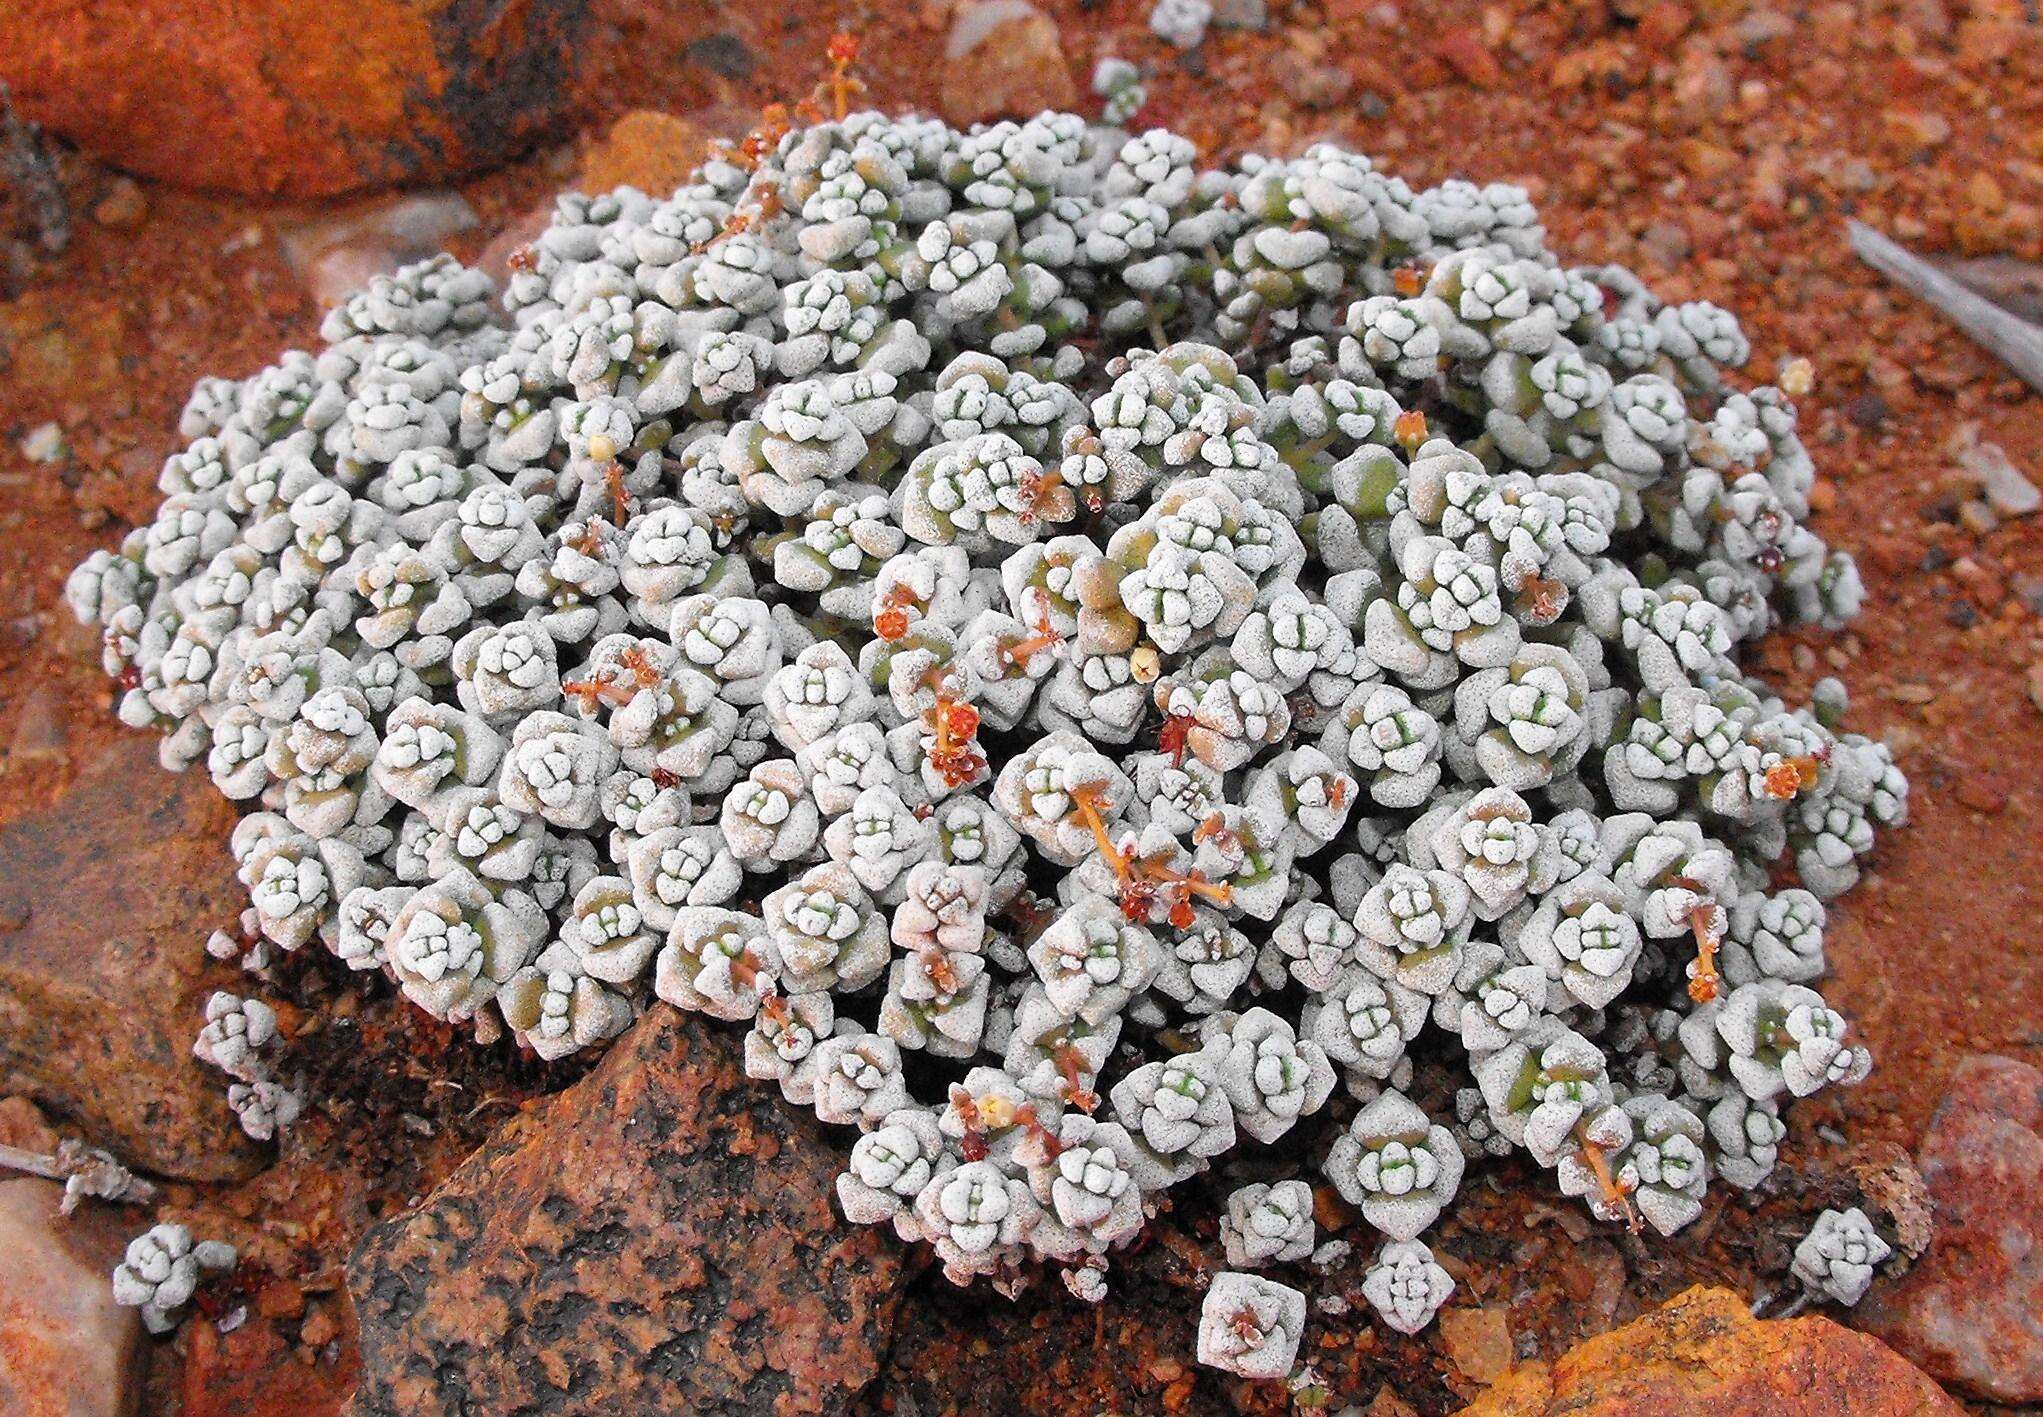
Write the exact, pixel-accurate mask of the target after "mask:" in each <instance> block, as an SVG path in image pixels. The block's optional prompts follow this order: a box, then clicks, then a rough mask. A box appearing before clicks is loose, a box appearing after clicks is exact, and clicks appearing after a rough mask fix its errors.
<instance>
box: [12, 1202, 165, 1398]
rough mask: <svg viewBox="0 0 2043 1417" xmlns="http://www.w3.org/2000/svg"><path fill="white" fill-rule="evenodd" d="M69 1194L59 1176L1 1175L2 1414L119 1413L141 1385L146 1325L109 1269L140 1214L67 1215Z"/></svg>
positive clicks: (93, 1211) (95, 1210)
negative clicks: (64, 1204)
mask: <svg viewBox="0 0 2043 1417" xmlns="http://www.w3.org/2000/svg"><path fill="white" fill-rule="evenodd" d="M63 1198H64V1188H63V1187H62V1186H59V1185H57V1184H56V1183H55V1182H54V1181H37V1180H30V1179H26V1178H18V1179H15V1180H11V1181H0V1412H7V1413H11V1414H14V1413H18V1414H22V1415H23V1417H31V1415H32V1417H118V1415H119V1414H121V1413H125V1412H131V1411H133V1410H134V1406H135V1398H136V1396H137V1394H138V1393H139V1392H140V1390H141V1371H140V1370H141V1363H140V1356H141V1355H140V1344H141V1335H142V1325H141V1322H140V1319H139V1311H138V1310H135V1309H124V1308H122V1307H121V1306H120V1305H119V1304H116V1303H115V1302H114V1298H113V1288H112V1286H111V1284H110V1282H109V1280H108V1278H107V1276H108V1275H109V1274H111V1273H112V1272H113V1267H114V1266H115V1265H116V1264H118V1263H119V1262H120V1258H121V1251H122V1249H123V1248H124V1242H123V1240H122V1225H123V1221H124V1220H126V1219H130V1218H132V1217H133V1215H134V1214H135V1212H125V1213H124V1212H122V1211H119V1210H107V1209H102V1208H99V1207H96V1206H91V1205H88V1206H87V1207H86V1208H85V1209H83V1210H80V1211H78V1212H77V1213H76V1214H73V1215H69V1216H64V1215H59V1214H58V1213H57V1204H58V1202H59V1201H61V1200H62V1199H63ZM136 1228H137V1229H138V1230H139V1229H140V1228H141V1226H140V1225H137V1226H136Z"/></svg>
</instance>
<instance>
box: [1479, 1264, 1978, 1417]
mask: <svg viewBox="0 0 2043 1417" xmlns="http://www.w3.org/2000/svg"><path fill="white" fill-rule="evenodd" d="M1963 1410H1964V1409H1962V1408H1961V1407H1959V1406H1958V1404H1957V1403H1955V1402H1953V1401H1952V1400H1951V1399H1950V1398H1949V1397H1947V1396H1945V1394H1944V1392H1943V1390H1942V1389H1941V1388H1939V1387H1938V1386H1937V1385H1936V1384H1935V1383H1933V1382H1931V1381H1930V1380H1929V1378H1927V1377H1926V1376H1924V1375H1923V1374H1922V1373H1921V1372H1920V1371H1918V1370H1917V1369H1915V1368H1913V1367H1910V1366H1909V1364H1908V1363H1907V1362H1906V1361H1904V1360H1903V1359H1902V1358H1901V1357H1899V1356H1898V1355H1897V1354H1895V1353H1894V1351H1893V1350H1892V1349H1890V1348H1887V1347H1886V1346H1885V1345H1883V1344H1881V1343H1880V1342H1879V1340H1877V1339H1873V1338H1868V1337H1866V1336H1865V1335H1864V1334H1862V1333H1853V1332H1852V1331H1851V1330H1850V1329H1848V1328H1845V1327H1843V1326H1841V1325H1839V1324H1836V1323H1833V1322H1831V1321H1830V1320H1829V1319H1826V1318H1819V1317H1815V1316H1810V1317H1806V1318H1799V1319H1775V1320H1767V1321H1762V1320H1759V1319H1755V1318H1753V1317H1752V1314H1751V1311H1750V1310H1749V1309H1747V1308H1746V1305H1745V1301H1744V1300H1743V1299H1741V1298H1740V1297H1738V1296H1737V1295H1736V1294H1733V1293H1732V1292H1731V1291H1730V1290H1728V1289H1710V1288H1701V1287H1698V1288H1695V1289H1691V1290H1689V1291H1688V1292H1687V1293H1685V1294H1681V1295H1678V1296H1677V1297H1675V1298H1674V1299H1671V1300H1669V1301H1668V1302H1667V1303H1666V1304H1663V1305H1662V1306H1661V1307H1659V1308H1658V1309H1655V1310H1654V1311H1653V1312H1652V1313H1650V1314H1647V1315H1645V1316H1644V1317H1643V1318H1639V1319H1635V1320H1633V1321H1632V1322H1631V1323H1628V1324H1626V1325H1625V1326H1624V1327H1623V1328H1619V1329H1614V1330H1612V1331H1611V1332H1609V1333H1606V1334H1601V1335H1599V1336H1597V1337H1595V1338H1591V1339H1588V1340H1587V1341H1585V1342H1583V1343H1580V1344H1578V1345H1576V1347H1575V1348H1574V1349H1573V1350H1571V1351H1570V1352H1568V1353H1567V1354H1565V1355H1563V1356H1562V1357H1561V1358H1559V1359H1557V1360H1555V1361H1554V1362H1553V1363H1551V1364H1547V1363H1542V1362H1532V1363H1527V1364H1523V1365H1521V1366H1520V1367H1517V1368H1514V1369H1512V1370H1511V1371H1510V1372H1509V1373H1507V1374H1505V1375H1504V1377H1503V1379H1502V1380H1501V1381H1500V1382H1498V1383H1497V1385H1496V1386H1495V1387H1493V1388H1491V1389H1490V1390H1489V1391H1487V1392H1485V1393H1484V1394H1483V1395H1482V1396H1481V1397H1479V1398H1477V1399H1476V1401H1475V1402H1474V1403H1473V1404H1472V1405H1471V1406H1470V1407H1469V1408H1468V1409H1467V1410H1466V1412H1465V1413H1464V1414H1463V1417H1557V1414H1560V1413H1563V1412H1572V1413H1592V1412H1593V1413H1596V1414H1598V1417H1839V1414H1843V1413H1850V1414H1851V1417H1943V1414H1950V1417H1959V1414H1961V1413H1962V1412H1963Z"/></svg>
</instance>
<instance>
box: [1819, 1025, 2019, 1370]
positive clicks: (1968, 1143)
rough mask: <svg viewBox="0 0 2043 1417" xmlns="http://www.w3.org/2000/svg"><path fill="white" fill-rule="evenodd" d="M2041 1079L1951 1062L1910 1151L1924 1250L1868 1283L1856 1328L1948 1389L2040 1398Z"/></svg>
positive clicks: (1979, 1060)
mask: <svg viewBox="0 0 2043 1417" xmlns="http://www.w3.org/2000/svg"><path fill="white" fill-rule="evenodd" d="M2039 1123H2043V1071H2038V1070H2037V1069H2036V1068H2033V1067H2031V1066H2029V1065H2028V1064H2027V1063H2021V1062H2017V1061H2015V1060H2014V1059H2012V1058H1997V1057H1983V1056H1977V1055H1975V1056H1973V1057H1970V1058H1966V1059H1965V1060H1964V1061H1963V1062H1961V1063H1959V1064H1958V1068H1957V1071H1956V1072H1955V1073H1954V1074H1953V1075H1952V1078H1951V1085H1950V1088H1949V1090H1948V1091H1946V1092H1945V1094H1944V1099H1943V1101H1942V1102H1940V1103H1938V1104H1937V1110H1936V1114H1935V1115H1934V1116H1932V1117H1931V1118H1930V1124H1929V1130H1928V1131H1927V1132H1926V1133H1924V1135H1923V1139H1922V1146H1921V1147H1920V1148H1919V1149H1918V1150H1917V1152H1916V1166H1917V1169H1919V1170H1920V1171H1921V1172H1922V1178H1923V1181H1924V1182H1925V1184H1927V1186H1928V1187H1929V1194H1930V1200H1931V1202H1932V1203H1933V1204H1934V1206H1935V1208H1936V1221H1937V1228H1936V1237H1935V1238H1934V1239H1933V1240H1932V1241H1931V1242H1930V1247H1929V1252H1928V1253H1927V1254H1925V1255H1924V1256H1923V1257H1922V1258H1921V1259H1920V1260H1918V1261H1917V1262H1916V1264H1915V1267H1914V1268H1913V1269H1911V1270H1910V1271H1909V1272H1908V1273H1907V1274H1906V1275H1905V1276H1904V1277H1903V1278H1902V1279H1901V1280H1900V1281H1899V1282H1898V1283H1895V1284H1875V1285H1874V1286H1873V1291H1872V1293H1871V1294H1869V1295H1868V1296H1867V1297H1866V1301H1865V1303H1864V1304H1862V1305H1861V1306H1860V1307H1859V1310H1858V1313H1857V1315H1856V1317H1857V1319H1858V1321H1859V1322H1860V1323H1861V1324H1862V1325H1863V1326H1864V1327H1865V1328H1866V1329H1867V1331H1868V1332H1871V1333H1876V1334H1878V1335H1879V1336H1880V1337H1882V1338H1884V1339H1885V1340H1886V1341H1887V1342H1889V1343H1891V1344H1893V1345H1894V1347H1895V1348H1897V1349H1898V1350H1900V1351H1901V1352H1902V1353H1904V1354H1906V1355H1907V1356H1908V1357H1909V1358H1910V1359H1912V1360H1914V1361H1915V1362H1916V1363H1918V1364H1920V1365H1921V1366H1922V1367H1923V1368H1924V1369H1925V1370H1926V1371H1928V1372H1929V1373H1931V1374H1933V1375H1934V1376H1936V1377H1937V1378H1940V1379H1941V1380H1943V1381H1944V1382H1946V1383H1949V1384H1950V1385H1951V1386H1953V1387H1955V1388H1958V1389H1960V1390H1961V1391H1963V1392H1966V1393H1968V1394H1970V1395H1972V1396H1974V1397H1978V1398H1983V1399H1985V1400H1987V1401H1989V1402H2008V1403H2016V1402H2035V1401H2037V1400H2038V1399H2043V1211H2039V1210H2038V1208H2037V1196H2038V1194H2039V1193H2043V1137H2039V1136H2038V1135H2037V1127H2038V1124H2039Z"/></svg>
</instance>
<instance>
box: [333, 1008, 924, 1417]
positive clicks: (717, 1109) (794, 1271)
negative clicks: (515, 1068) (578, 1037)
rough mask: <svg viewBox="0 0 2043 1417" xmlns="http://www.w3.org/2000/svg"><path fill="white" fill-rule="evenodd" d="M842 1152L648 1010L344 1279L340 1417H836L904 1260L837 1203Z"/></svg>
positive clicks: (372, 1241) (700, 1035)
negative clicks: (351, 1358) (348, 1363)
mask: <svg viewBox="0 0 2043 1417" xmlns="http://www.w3.org/2000/svg"><path fill="white" fill-rule="evenodd" d="M843 1150H844V1145H843V1139H842V1138H841V1137H840V1136H836V1135H832V1134H830V1133H829V1132H828V1131H826V1129H825V1128H824V1127H823V1126H822V1125H821V1124H820V1123H818V1122H816V1121H815V1120H814V1119H813V1118H811V1117H809V1116H807V1115H806V1114H801V1113H797V1112H795V1111H794V1110H793V1109H791V1108H789V1107H787V1106H786V1105H785V1104H783V1103H782V1102H781V1101H780V1100H779V1099H778V1098H776V1097H773V1096H772V1095H771V1094H770V1093H769V1092H768V1091H767V1090H766V1089H763V1088H760V1087H759V1086H758V1085H757V1084H756V1083H754V1082H752V1081H750V1080H749V1079H747V1078H746V1077H745V1076H744V1073H743V1071H742V1069H741V1067H740V1066H739V1053H738V1048H737V1044H736V1040H735V1039H734V1038H733V1037H731V1036H730V1035H729V1034H728V1033H727V1032H725V1031H722V1030H720V1029H718V1028H717V1027H716V1025H714V1024H710V1023H705V1022H704V1021H703V1020H702V1019H700V1018H699V1017H697V1016H695V1015H684V1014H680V1013H677V1012H675V1011H674V1010H672V1009H670V1008H668V1007H667V1006H665V1005H657V1006H655V1008H654V1009H653V1011H652V1012H651V1013H650V1014H648V1015H647V1016H646V1017H645V1018H644V1019H643V1020H641V1021H640V1023H639V1024H638V1025H637V1026H636V1027H635V1028H634V1029H633V1030H632V1031H631V1033H630V1034H628V1035H627V1036H626V1037H625V1038H624V1039H622V1040H621V1041H620V1042H619V1043H618V1044H617V1046H616V1047H615V1048H613V1049H612V1051H611V1053H610V1055H609V1056H608V1057H607V1058H605V1059H604V1060H603V1062H602V1064H601V1065H600V1066H599V1067H598V1068H597V1069H596V1070H595V1071H594V1072H592V1073H591V1074H589V1076H588V1077H586V1078H584V1079H583V1080H582V1081H581V1082H579V1083H577V1084H576V1085H575V1086H574V1087H572V1088H570V1089H568V1090H567V1091H566V1092H563V1093H560V1094H558V1095H557V1096H555V1097H553V1098H552V1099H550V1100H548V1101H547V1102H545V1103H543V1104H540V1105H539V1106H537V1107H535V1108H534V1109H533V1110H531V1111H530V1112H528V1113H526V1114H525V1115H523V1116H520V1117H518V1118H516V1119H514V1120H513V1121H511V1122H509V1123H507V1124H506V1125H505V1126H504V1127H503V1128H502V1129H501V1130H500V1131H499V1132H498V1133H497V1134H496V1135H495V1136H494V1137H493V1138H491V1140H490V1141H489V1143H488V1144H487V1145H485V1146H484V1147H483V1148H482V1149H481V1150H479V1151H478V1152H477V1153H476V1154H475V1155H474V1156H473V1157H471V1158H470V1159H469V1160H468V1161H467V1162H466V1163H465V1164H464V1165H463V1166H462V1167H461V1168H460V1169H459V1170H458V1171H456V1172H455V1173H454V1174H453V1175H452V1176H450V1177H448V1179H447V1180H446V1181H445V1182H444V1183H443V1184H442V1185H441V1186H440V1187H439V1188H438V1189H437V1190H435V1191H434V1192H433V1193H432V1194H431V1195H430V1196H428V1197H427V1198H426V1199H425V1201H424V1202H423V1203H421V1204H420V1205H419V1207H418V1208H417V1209H416V1210H414V1211H412V1212H411V1213H409V1214H407V1215H404V1216H401V1217H398V1218H396V1219H393V1220H390V1221H388V1222H386V1223H384V1224H382V1225H380V1226H378V1227H376V1228H375V1229H373V1230H371V1231H370V1232H369V1233H368V1235H367V1236H366V1237H365V1238H364V1239H363V1241H362V1243H361V1245H360V1246H359V1248H358V1249H357V1250H356V1252H355V1255H354V1257H353V1259H352V1260H351V1261H350V1262H349V1266H348V1285H349V1290H350V1292H351V1293H352V1295H353V1297H354V1302H355V1309H356V1313H357V1316H358V1321H359V1324H360V1329H361V1353H362V1366H363V1378H362V1385H361V1387H360V1389H359V1390H358V1391H357V1392H356V1395H355V1399H354V1402H353V1405H352V1406H351V1408H350V1411H351V1412H352V1413H354V1414H356V1417H371V1414H384V1413H398V1412H403V1413H407V1414H409V1413H422V1412H449V1411H482V1412H510V1411H519V1412H539V1411H544V1412H548V1413H582V1412H587V1413H604V1414H608V1415H609V1417H615V1414H621V1413H636V1412H655V1411H659V1412H703V1413H708V1412H747V1413H750V1412H775V1413H796V1412H819V1411H833V1412H835V1411H842V1410H844V1409H845V1407H846V1406H847V1404H848V1403H849V1402H850V1400H851V1399H852V1398H853V1397H854V1396H855V1395H856V1394H857V1393H858V1391H859V1390H860V1389H861V1388H863V1387H864V1386H865V1385H866V1384H867V1383H868V1382H869V1381H871V1379H872V1378H873V1377H874V1376H875V1375H876V1374H877V1372H878V1371H879V1363H880V1359H881V1356H882V1354H883V1353H884V1352H885V1350H886V1347H887V1343H888V1336H889V1333H890V1330H891V1328H892V1324H893V1317H894V1309H895V1305H896V1302H897V1295H896V1286H897V1282H898V1280H899V1278H900V1275H901V1255H900V1250H899V1247H898V1246H897V1245H896V1244H895V1243H894V1242H893V1240H892V1239H891V1237H890V1236H888V1235H886V1234H884V1233H883V1232H881V1231H880V1230H877V1229H874V1228H871V1227H866V1226H853V1225H850V1224H848V1223H846V1222H845V1221H844V1220H843V1219H842V1218H841V1217H840V1216H838V1214H837V1213H836V1210H835V1205H834V1201H833V1199H832V1195H833V1192H832V1187H833V1181H834V1177H835V1175H836V1172H837V1170H838V1168H839V1166H840V1164H841V1159H842V1156H843Z"/></svg>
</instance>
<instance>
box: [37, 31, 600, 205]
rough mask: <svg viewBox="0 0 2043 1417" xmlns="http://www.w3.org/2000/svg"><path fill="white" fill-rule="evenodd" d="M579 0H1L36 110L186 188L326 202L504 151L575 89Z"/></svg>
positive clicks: (542, 124)
mask: <svg viewBox="0 0 2043 1417" xmlns="http://www.w3.org/2000/svg"><path fill="white" fill-rule="evenodd" d="M590 9H591V7H590V5H589V4H588V2H587V0H545V3H540V0H511V3H509V4H504V3H498V0H360V3H356V4H351V5H348V6H345V7H340V8H336V7H334V6H330V5H323V4H316V3H303V0H287V2H286V3H279V4H270V5H264V6H262V7H261V9H260V12H259V14H258V15H255V16H251V14H250V13H249V11H248V7H247V6H245V5H241V4H238V3H235V0H176V3H170V0H133V3H127V4H120V5H74V4H70V3H67V0H14V3H11V4H9V5H7V6H6V7H5V8H4V9H0V80H4V81H5V82H6V83H8V84H9V85H11V86H12V88H13V90H14V97H15V102H16V103H17V105H18V106H19V107H20V109H21V111H22V112H23V113H24V114H26V115H27V116H28V117H29V118H31V119H34V120H35V121H37V122H39V123H42V124H45V125H46V126H48V127H49V128H50V129H51V130H53V131H55V132H57V133H61V134H63V135H64V136H65V137H67V138H69V139H71V141H73V142H74V143H76V144H78V146H79V147H81V148H83V149H85V150H86V151H87V152H89V153H91V154H92V155H93V156H94V157H97V158H99V159H101V160H102V161H105V162H107V163H109V164H111V165H113V166H115V167H119V168H122V169H124V170H126V171H129V172H133V173H137V174H141V175H145V176H149V177H153V178H156V179H158V180H160V181H163V182H167V183H171V184H173V185H177V186H183V187H209V188H216V189H219V190H222V191H230V192H240V193H245V194H249V195H258V196H285V197H325V196H332V195H334V194H335V193H339V192H347V191H354V190H357V189H360V188H365V187H376V186H386V185H390V184H394V183H400V182H402V183H418V182H431V181H437V180H444V179H446V178H449V177H454V176H458V175H460V174H462V173H465V172H471V171H475V170H478V169H480V168H484V167H488V166H490V165H492V164H494V163H496V162H499V161H501V160H503V159H504V158H506V157H509V156H510V155H512V154H513V153H515V152H517V151H518V150H519V149H520V148H521V147H523V146H524V145H525V144H526V143H527V142H528V141H529V140H530V139H532V138H533V137H534V136H535V135H537V134H539V133H541V132H543V131H545V130H546V129H547V128H548V127H549V126H550V125H552V124H553V123H554V122H555V121H556V120H557V119H558V118H559V117H560V115H561V114H562V113H563V112H565V111H566V109H567V107H568V106H569V104H570V103H571V102H572V100H573V98H574V91H573V85H574V71H575V63H574V61H575V58H576V55H577V53H578V51H579V50H580V48H581V43H580V42H581V41H582V39H583V38H584V37H585V35H586V34H587V32H588V29H589V16H590Z"/></svg>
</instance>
